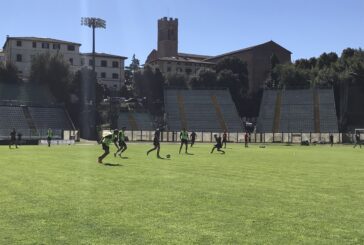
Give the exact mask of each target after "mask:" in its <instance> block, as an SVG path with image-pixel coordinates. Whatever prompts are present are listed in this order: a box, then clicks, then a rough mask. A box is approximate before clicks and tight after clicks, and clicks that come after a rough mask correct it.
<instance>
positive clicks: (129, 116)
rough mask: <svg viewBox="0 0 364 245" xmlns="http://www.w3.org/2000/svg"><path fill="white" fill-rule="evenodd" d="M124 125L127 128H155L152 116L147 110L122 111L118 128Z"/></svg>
mask: <svg viewBox="0 0 364 245" xmlns="http://www.w3.org/2000/svg"><path fill="white" fill-rule="evenodd" d="M122 127H126V128H127V130H150V131H151V130H154V126H153V121H152V119H151V116H150V115H149V114H148V113H145V112H120V113H119V117H118V128H122Z"/></svg>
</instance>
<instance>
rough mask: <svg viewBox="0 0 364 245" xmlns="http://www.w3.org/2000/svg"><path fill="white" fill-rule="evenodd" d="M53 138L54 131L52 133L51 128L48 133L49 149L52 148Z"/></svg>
mask: <svg viewBox="0 0 364 245" xmlns="http://www.w3.org/2000/svg"><path fill="white" fill-rule="evenodd" d="M52 137H53V131H52V129H50V128H49V129H48V131H47V142H48V147H51V142H52Z"/></svg>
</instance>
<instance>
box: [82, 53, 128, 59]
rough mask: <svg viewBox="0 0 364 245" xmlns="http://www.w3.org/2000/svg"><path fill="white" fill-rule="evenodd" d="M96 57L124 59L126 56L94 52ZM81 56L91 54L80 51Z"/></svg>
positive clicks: (90, 54)
mask: <svg viewBox="0 0 364 245" xmlns="http://www.w3.org/2000/svg"><path fill="white" fill-rule="evenodd" d="M95 55H96V57H107V58H117V59H123V60H126V59H127V58H128V57H125V56H120V55H114V54H106V53H95ZM81 56H92V53H81Z"/></svg>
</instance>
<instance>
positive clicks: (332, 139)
mask: <svg viewBox="0 0 364 245" xmlns="http://www.w3.org/2000/svg"><path fill="white" fill-rule="evenodd" d="M329 138H330V145H331V147H332V146H333V145H334V135H333V134H330V137H329Z"/></svg>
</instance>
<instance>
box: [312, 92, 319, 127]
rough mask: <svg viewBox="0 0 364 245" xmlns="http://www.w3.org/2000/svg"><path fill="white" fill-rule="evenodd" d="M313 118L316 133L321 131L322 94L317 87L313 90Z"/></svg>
mask: <svg viewBox="0 0 364 245" xmlns="http://www.w3.org/2000/svg"><path fill="white" fill-rule="evenodd" d="M313 118H314V122H315V133H320V96H319V93H318V91H317V90H316V89H314V90H313Z"/></svg>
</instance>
